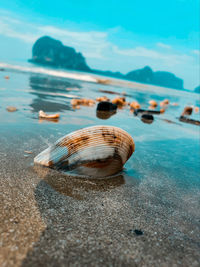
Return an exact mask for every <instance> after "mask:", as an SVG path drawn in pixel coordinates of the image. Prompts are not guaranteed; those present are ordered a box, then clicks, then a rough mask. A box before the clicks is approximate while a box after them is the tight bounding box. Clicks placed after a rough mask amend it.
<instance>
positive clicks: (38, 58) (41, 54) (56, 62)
mask: <svg viewBox="0 0 200 267" xmlns="http://www.w3.org/2000/svg"><path fill="white" fill-rule="evenodd" d="M30 62H33V63H38V64H42V65H48V66H53V67H60V68H66V69H72V70H81V71H90V68H89V67H88V65H87V63H86V60H85V58H84V57H83V55H82V54H81V53H77V52H76V50H75V49H74V48H72V47H69V46H64V45H63V44H62V43H61V42H60V41H57V40H55V39H53V38H51V37H48V36H43V37H41V38H39V39H38V40H37V41H36V42H35V44H34V45H33V49H32V59H31V60H30Z"/></svg>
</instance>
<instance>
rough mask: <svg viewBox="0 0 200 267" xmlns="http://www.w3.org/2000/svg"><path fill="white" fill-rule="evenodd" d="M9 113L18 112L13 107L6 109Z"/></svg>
mask: <svg viewBox="0 0 200 267" xmlns="http://www.w3.org/2000/svg"><path fill="white" fill-rule="evenodd" d="M6 109H7V111H8V112H15V111H17V108H16V107H12V106H9V107H7V108H6Z"/></svg>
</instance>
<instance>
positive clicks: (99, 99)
mask: <svg viewBox="0 0 200 267" xmlns="http://www.w3.org/2000/svg"><path fill="white" fill-rule="evenodd" d="M96 101H98V102H102V101H110V99H109V98H108V97H107V96H100V97H97V98H96Z"/></svg>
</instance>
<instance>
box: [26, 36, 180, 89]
mask: <svg viewBox="0 0 200 267" xmlns="http://www.w3.org/2000/svg"><path fill="white" fill-rule="evenodd" d="M29 62H32V63H36V64H40V65H46V66H52V67H58V68H66V69H71V70H77V71H86V72H91V73H94V74H100V75H104V76H109V77H114V78H120V79H126V80H130V81H136V82H141V83H147V84H153V85H158V86H164V87H169V88H174V89H184V88H183V80H182V79H180V78H178V77H176V76H175V75H174V74H173V73H170V72H166V71H155V72H154V71H153V70H152V69H151V68H150V67H149V66H146V67H144V68H143V69H138V70H133V71H130V72H129V73H127V74H125V75H124V74H122V73H120V72H112V71H102V70H95V69H91V68H90V67H89V66H88V65H87V63H86V59H85V58H84V56H83V55H82V54H81V53H78V52H76V50H75V49H74V48H72V47H69V46H65V45H63V44H62V43H61V42H60V41H58V40H55V39H53V38H51V37H49V36H43V37H41V38H39V39H38V40H37V41H36V42H35V43H34V45H33V49H32V59H30V60H29Z"/></svg>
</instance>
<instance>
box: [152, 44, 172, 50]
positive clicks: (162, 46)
mask: <svg viewBox="0 0 200 267" xmlns="http://www.w3.org/2000/svg"><path fill="white" fill-rule="evenodd" d="M156 45H157V46H158V47H161V48H165V49H170V48H172V47H171V45H168V44H163V43H157V44H156Z"/></svg>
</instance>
